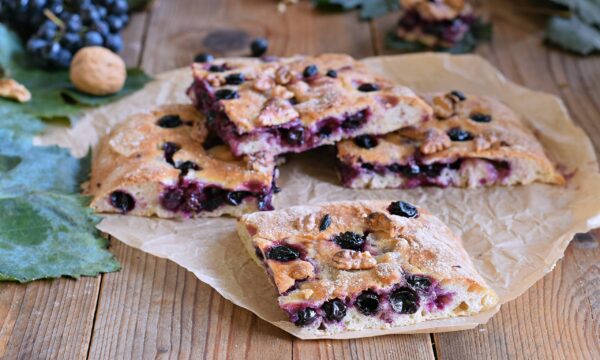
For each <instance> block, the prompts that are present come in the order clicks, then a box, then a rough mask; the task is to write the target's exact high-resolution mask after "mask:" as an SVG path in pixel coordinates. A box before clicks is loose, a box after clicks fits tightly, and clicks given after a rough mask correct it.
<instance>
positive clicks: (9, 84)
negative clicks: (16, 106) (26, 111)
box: [0, 79, 31, 103]
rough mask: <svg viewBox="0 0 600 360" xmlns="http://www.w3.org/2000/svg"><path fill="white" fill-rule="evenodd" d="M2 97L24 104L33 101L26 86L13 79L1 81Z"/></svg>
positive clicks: (0, 95)
mask: <svg viewBox="0 0 600 360" xmlns="http://www.w3.org/2000/svg"><path fill="white" fill-rule="evenodd" d="M0 97H4V98H8V99H13V100H17V101H18V102H20V103H24V102H27V101H29V100H31V93H30V92H29V90H27V88H26V87H25V86H23V85H21V84H19V83H18V82H17V81H15V80H13V79H0Z"/></svg>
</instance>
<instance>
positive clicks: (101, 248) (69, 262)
mask: <svg viewBox="0 0 600 360" xmlns="http://www.w3.org/2000/svg"><path fill="white" fill-rule="evenodd" d="M87 201H88V200H87V199H86V198H84V197H82V196H76V195H63V194H57V193H43V192H32V193H29V194H26V195H24V196H19V197H0V211H1V212H2V216H1V217H0V260H1V261H0V280H11V281H19V282H28V281H32V280H37V279H45V278H54V277H60V276H68V277H73V278H78V277H79V276H81V275H84V276H96V275H98V274H99V273H101V272H112V271H117V270H119V268H120V265H119V263H118V262H117V261H116V260H115V258H114V257H113V256H112V255H111V253H110V252H108V251H107V250H106V248H107V246H108V241H107V240H106V239H104V238H102V237H100V236H99V234H98V231H97V230H96V228H95V225H96V223H97V222H98V221H99V218H98V217H97V216H95V215H94V214H92V212H91V210H90V209H89V208H88V207H87Z"/></svg>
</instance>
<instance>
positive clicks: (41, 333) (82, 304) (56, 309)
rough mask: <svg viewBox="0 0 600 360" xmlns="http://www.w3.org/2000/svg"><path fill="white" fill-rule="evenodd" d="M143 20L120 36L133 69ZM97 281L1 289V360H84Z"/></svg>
mask: <svg viewBox="0 0 600 360" xmlns="http://www.w3.org/2000/svg"><path fill="white" fill-rule="evenodd" d="M144 19H145V15H136V16H134V17H133V18H132V22H131V24H130V26H129V27H128V28H127V30H126V31H125V32H124V37H125V38H126V39H129V41H128V42H127V44H128V46H127V47H126V48H125V49H124V51H123V53H122V54H121V55H122V56H123V58H124V59H125V61H126V63H127V64H128V65H129V66H136V65H137V62H138V61H137V60H138V58H139V49H136V48H135V43H136V42H135V41H133V39H135V38H141V34H142V33H141V32H140V29H143V25H144ZM100 282H101V277H100V276H98V277H95V278H89V277H87V278H81V279H79V280H71V279H56V280H48V281H37V282H34V283H30V284H27V285H19V284H16V283H2V284H0V358H1V359H84V358H86V356H87V352H88V348H89V343H90V338H91V335H92V326H93V321H94V314H95V311H96V301H97V298H98V293H99V288H100Z"/></svg>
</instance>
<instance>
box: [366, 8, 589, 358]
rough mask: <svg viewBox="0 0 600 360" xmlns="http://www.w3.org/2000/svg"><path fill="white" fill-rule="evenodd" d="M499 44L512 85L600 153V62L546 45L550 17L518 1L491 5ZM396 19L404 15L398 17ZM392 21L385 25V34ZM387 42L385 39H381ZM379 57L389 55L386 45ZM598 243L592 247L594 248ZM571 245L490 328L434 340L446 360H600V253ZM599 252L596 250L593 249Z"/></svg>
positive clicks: (493, 50) (493, 53)
mask: <svg viewBox="0 0 600 360" xmlns="http://www.w3.org/2000/svg"><path fill="white" fill-rule="evenodd" d="M486 4H487V10H488V11H489V12H490V14H491V16H492V20H493V22H494V33H495V37H494V41H493V42H492V43H491V44H484V45H482V46H480V47H479V49H478V50H477V52H478V53H479V54H480V55H482V56H484V57H486V58H487V59H488V60H490V61H491V62H492V63H494V64H495V65H496V66H497V67H498V68H500V70H501V71H502V72H503V73H504V74H505V75H506V76H507V77H508V78H509V79H511V80H513V81H515V82H517V83H520V84H523V85H525V86H528V87H530V88H533V89H536V90H542V91H546V92H550V93H554V94H557V95H559V96H561V97H562V98H563V100H564V101H565V103H566V105H567V107H568V108H569V110H570V112H571V114H572V116H573V118H574V120H575V121H576V122H577V123H578V124H579V125H580V126H582V127H583V128H584V130H586V132H587V133H588V134H590V135H591V139H592V142H593V143H594V145H595V148H596V153H597V154H598V153H600V152H599V150H600V125H599V124H598V121H597V119H598V118H599V117H600V110H599V109H600V106H599V104H600V94H598V93H597V92H596V91H590V90H591V89H592V88H593V87H594V86H596V87H597V86H598V84H600V72H598V71H597V69H599V68H600V59H598V58H597V57H590V58H580V57H575V56H571V55H568V54H565V53H564V52H560V51H558V50H556V49H549V48H547V47H544V45H543V44H542V31H543V26H544V23H545V20H544V18H540V17H537V18H536V17H534V18H532V17H527V16H526V15H524V14H522V13H520V12H519V11H518V9H517V7H516V6H517V5H518V4H517V2H506V1H490V2H487V3H486ZM394 17H395V18H397V15H394ZM395 21H396V19H392V18H391V16H387V17H386V18H384V19H382V20H380V21H378V22H377V23H376V24H375V25H374V29H375V30H376V31H377V32H378V33H381V32H383V31H385V30H384V29H386V30H388V29H390V28H392V27H393V24H394V23H395ZM378 37H379V38H381V34H378ZM377 49H378V51H382V52H385V53H388V52H389V51H388V50H386V49H384V48H382V47H381V46H379V47H378V48H377ZM592 243H593V242H592ZM593 244H596V245H595V246H596V247H595V248H589V246H588V248H586V249H583V248H581V247H578V246H576V245H573V244H572V245H571V246H570V247H569V248H568V250H567V252H566V254H565V257H564V260H563V261H561V262H559V264H558V265H557V266H556V268H555V270H554V271H553V272H552V273H550V274H548V275H547V276H546V277H545V278H544V279H543V280H541V281H539V282H538V283H536V284H535V285H534V286H533V287H532V288H531V289H529V290H528V291H527V292H526V293H525V294H524V295H523V296H521V297H519V298H518V299H516V300H515V301H513V302H510V303H509V304H507V305H505V306H504V307H503V308H502V310H501V311H500V313H499V314H498V315H496V316H495V317H494V318H493V319H492V320H491V321H490V322H489V323H488V324H486V325H485V326H481V327H478V328H477V329H474V330H471V331H464V332H458V333H446V334H434V340H435V344H436V355H437V357H438V358H439V359H507V358H510V359H513V358H515V359H550V358H557V359H566V358H578V359H593V358H599V357H600V344H599V343H598V338H600V332H599V330H598V329H599V328H600V319H599V318H600V310H599V306H598V302H597V301H596V300H595V298H596V297H597V294H598V292H599V291H600V271H599V268H598V259H599V258H600V249H599V248H598V246H597V243H593ZM592 247H593V246H592Z"/></svg>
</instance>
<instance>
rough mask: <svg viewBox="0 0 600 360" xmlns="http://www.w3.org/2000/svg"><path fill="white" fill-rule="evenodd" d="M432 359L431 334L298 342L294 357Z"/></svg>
mask: <svg viewBox="0 0 600 360" xmlns="http://www.w3.org/2000/svg"><path fill="white" fill-rule="evenodd" d="M409 355H410V359H431V360H433V359H434V358H435V357H434V354H433V348H432V345H431V339H430V337H429V334H421V335H389V336H381V337H375V338H366V339H353V340H321V341H301V340H296V341H294V359H377V360H384V359H390V360H392V359H405V358H408V356H409Z"/></svg>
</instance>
